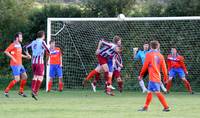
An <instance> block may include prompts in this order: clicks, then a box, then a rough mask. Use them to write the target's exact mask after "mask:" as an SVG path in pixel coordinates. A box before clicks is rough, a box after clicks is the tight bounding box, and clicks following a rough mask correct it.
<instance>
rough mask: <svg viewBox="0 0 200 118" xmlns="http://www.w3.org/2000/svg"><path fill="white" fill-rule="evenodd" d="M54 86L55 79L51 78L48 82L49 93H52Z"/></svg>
mask: <svg viewBox="0 0 200 118" xmlns="http://www.w3.org/2000/svg"><path fill="white" fill-rule="evenodd" d="M52 86H53V78H52V77H50V78H49V82H48V90H47V92H50V91H51V88H52Z"/></svg>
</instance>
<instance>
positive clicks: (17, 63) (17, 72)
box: [4, 32, 31, 97]
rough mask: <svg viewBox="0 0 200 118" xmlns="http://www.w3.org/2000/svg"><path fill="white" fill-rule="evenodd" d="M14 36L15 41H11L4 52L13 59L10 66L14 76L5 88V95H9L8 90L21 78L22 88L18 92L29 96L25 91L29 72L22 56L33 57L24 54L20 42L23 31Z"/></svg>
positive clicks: (23, 95)
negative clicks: (27, 72)
mask: <svg viewBox="0 0 200 118" xmlns="http://www.w3.org/2000/svg"><path fill="white" fill-rule="evenodd" d="M14 37H15V40H14V42H13V43H11V44H10V45H9V46H8V48H7V49H6V50H5V51H4V53H5V54H6V55H7V56H8V57H10V59H11V60H10V66H11V69H12V72H13V76H14V80H12V81H11V82H10V83H9V85H8V86H7V87H6V89H5V90H4V95H5V96H6V97H9V94H8V92H9V91H10V89H12V88H13V87H14V85H15V84H16V83H17V82H19V81H20V80H21V83H20V90H19V93H18V94H19V95H21V96H22V97H27V96H26V94H25V93H24V86H25V85H26V81H27V74H26V70H25V68H24V66H23V65H22V57H23V58H27V59H30V58H31V57H30V56H27V55H23V54H22V47H21V44H20V43H21V42H22V40H23V37H22V33H21V32H18V33H16V34H15V36H14Z"/></svg>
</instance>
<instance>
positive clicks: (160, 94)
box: [156, 92, 169, 109]
mask: <svg viewBox="0 0 200 118" xmlns="http://www.w3.org/2000/svg"><path fill="white" fill-rule="evenodd" d="M156 95H157V97H158V99H159V100H160V102H161V104H162V105H163V107H164V108H165V109H166V108H169V107H168V105H167V102H166V100H165V97H164V96H163V95H162V93H160V92H158V93H156Z"/></svg>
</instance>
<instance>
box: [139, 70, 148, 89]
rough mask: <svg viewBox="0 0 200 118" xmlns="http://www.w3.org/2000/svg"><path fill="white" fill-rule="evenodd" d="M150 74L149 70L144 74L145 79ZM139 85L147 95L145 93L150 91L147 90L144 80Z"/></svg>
mask: <svg viewBox="0 0 200 118" xmlns="http://www.w3.org/2000/svg"><path fill="white" fill-rule="evenodd" d="M148 74H149V73H148V70H147V71H146V72H145V73H144V78H146V77H147V75H148ZM139 85H140V87H141V88H142V92H143V93H145V92H147V91H148V90H147V88H146V86H145V84H144V81H143V80H140V81H139Z"/></svg>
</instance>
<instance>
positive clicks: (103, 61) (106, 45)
mask: <svg viewBox="0 0 200 118" xmlns="http://www.w3.org/2000/svg"><path fill="white" fill-rule="evenodd" d="M118 45H121V38H120V37H119V36H115V37H114V38H113V43H110V42H106V41H104V40H101V41H100V42H99V44H98V48H97V50H96V54H97V58H98V61H99V64H100V67H101V68H102V69H103V71H104V77H105V79H106V83H107V88H108V89H107V90H106V93H107V94H108V95H114V94H113V93H112V92H111V89H113V88H114V87H113V86H112V74H111V73H109V70H110V69H109V66H108V63H109V62H108V61H109V58H112V57H113V55H114V54H115V53H116V52H117V49H118V48H117V47H118ZM92 72H94V73H90V74H89V75H88V76H90V75H94V74H95V73H96V72H95V71H92ZM90 77H91V76H90ZM86 80H88V79H87V78H86ZM85 82H86V81H84V82H83V83H85Z"/></svg>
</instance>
